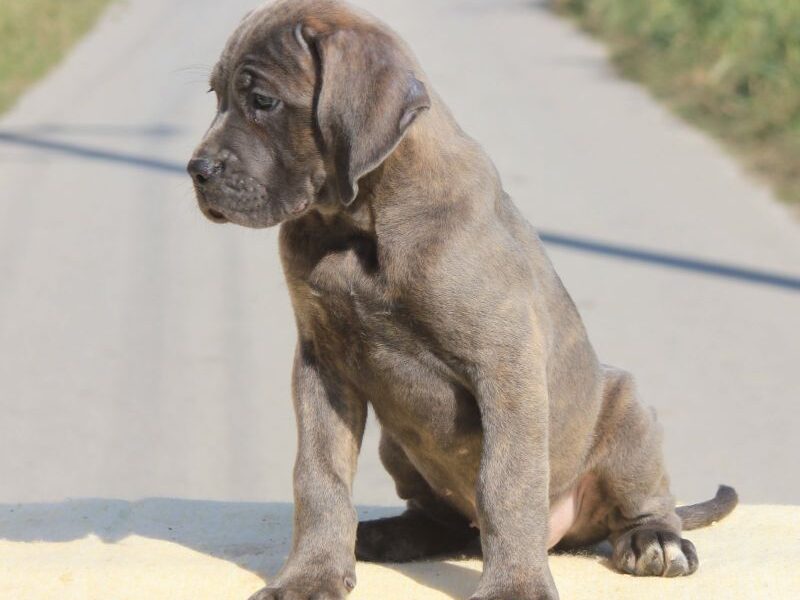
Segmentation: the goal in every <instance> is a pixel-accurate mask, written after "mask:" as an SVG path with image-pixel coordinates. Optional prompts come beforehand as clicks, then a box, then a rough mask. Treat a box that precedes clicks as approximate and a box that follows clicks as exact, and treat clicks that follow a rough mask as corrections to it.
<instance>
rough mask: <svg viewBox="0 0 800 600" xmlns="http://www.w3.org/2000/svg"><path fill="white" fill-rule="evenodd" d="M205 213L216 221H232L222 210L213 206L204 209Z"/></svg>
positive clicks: (211, 219)
mask: <svg viewBox="0 0 800 600" xmlns="http://www.w3.org/2000/svg"><path fill="white" fill-rule="evenodd" d="M203 213H204V214H205V215H206V217H208V219H209V220H210V221H213V222H214V223H229V222H230V219H228V217H226V216H225V215H223V214H222V213H221V212H219V211H218V210H215V209H213V208H206V209H205V210H203Z"/></svg>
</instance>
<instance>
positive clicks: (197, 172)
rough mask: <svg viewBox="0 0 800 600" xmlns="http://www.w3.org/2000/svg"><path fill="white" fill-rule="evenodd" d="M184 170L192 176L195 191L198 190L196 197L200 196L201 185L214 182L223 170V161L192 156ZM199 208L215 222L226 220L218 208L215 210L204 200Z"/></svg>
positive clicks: (201, 195) (225, 221)
mask: <svg viewBox="0 0 800 600" xmlns="http://www.w3.org/2000/svg"><path fill="white" fill-rule="evenodd" d="M186 170H187V171H188V172H189V175H190V176H191V177H192V181H194V185H195V187H196V188H197V191H198V192H199V193H198V197H201V198H202V197H203V193H202V190H203V187H205V186H206V185H208V184H209V183H212V182H214V181H215V180H216V179H218V178H219V177H220V176H221V175H222V174H223V173H224V172H225V163H224V162H222V161H219V160H211V159H209V158H205V157H199V158H193V159H192V160H190V161H189V164H188V165H187V167H186ZM200 209H201V210H202V211H203V213H204V214H205V215H206V217H208V218H209V219H211V220H212V221H214V222H215V223H227V222H228V219H227V218H226V217H225V215H223V214H222V213H221V212H219V211H218V210H215V209H213V208H210V207H209V206H207V205H205V202H201V205H200Z"/></svg>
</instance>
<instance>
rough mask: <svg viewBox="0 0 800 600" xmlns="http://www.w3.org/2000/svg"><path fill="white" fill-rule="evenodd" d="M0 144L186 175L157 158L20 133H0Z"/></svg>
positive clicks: (181, 166) (167, 162) (179, 165)
mask: <svg viewBox="0 0 800 600" xmlns="http://www.w3.org/2000/svg"><path fill="white" fill-rule="evenodd" d="M0 143H5V144H15V145H18V146H27V147H29V148H37V149H39V150H47V151H49V152H55V153H57V154H67V155H70V156H77V157H80V158H86V159H89V160H98V161H104V162H110V163H117V164H124V165H128V166H131V167H137V168H141V169H149V170H151V171H160V172H163V173H172V174H180V175H185V174H186V167H185V166H184V165H182V164H179V163H173V162H169V161H165V160H160V159H157V158H149V157H146V156H136V155H135V154H127V153H125V152H118V151H116V150H105V149H100V148H92V147H89V146H83V145H78V144H72V143H69V142H59V141H55V140H48V139H44V138H40V137H35V136H31V135H25V134H22V133H12V132H9V131H0Z"/></svg>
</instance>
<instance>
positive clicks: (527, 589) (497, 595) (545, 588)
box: [469, 573, 558, 600]
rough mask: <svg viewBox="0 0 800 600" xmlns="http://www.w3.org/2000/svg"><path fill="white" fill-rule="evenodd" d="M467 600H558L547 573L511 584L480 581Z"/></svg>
mask: <svg viewBox="0 0 800 600" xmlns="http://www.w3.org/2000/svg"><path fill="white" fill-rule="evenodd" d="M469 600H558V590H556V586H555V583H553V579H552V577H551V576H550V575H549V573H548V575H547V577H544V578H537V579H534V580H532V581H530V582H529V583H527V584H522V583H517V584H516V585H513V586H512V585H509V584H508V582H502V583H501V582H495V583H490V584H487V583H485V582H484V581H482V582H481V584H480V585H479V586H478V591H477V592H475V595H473V596H472V597H471V598H470V599H469Z"/></svg>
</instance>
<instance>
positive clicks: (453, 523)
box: [189, 0, 736, 600]
mask: <svg viewBox="0 0 800 600" xmlns="http://www.w3.org/2000/svg"><path fill="white" fill-rule="evenodd" d="M211 87H212V89H213V90H214V91H215V92H216V94H217V98H218V111H217V114H216V117H215V118H214V121H213V123H212V125H211V128H210V129H209V131H208V132H207V133H206V135H205V138H204V139H203V141H202V143H201V144H200V145H199V147H198V149H197V151H196V153H195V155H194V157H193V158H192V160H191V162H190V163H189V172H190V173H191V175H192V177H193V179H194V182H195V187H196V191H197V197H198V201H199V204H200V208H201V209H202V211H203V212H204V213H205V215H206V216H207V217H208V218H209V219H211V220H212V221H215V222H220V223H222V222H232V223H236V224H239V225H244V226H247V227H269V226H271V225H275V224H277V223H282V225H281V229H280V248H281V259H282V262H283V266H284V270H285V274H286V280H287V282H288V288H289V291H290V294H291V298H292V303H293V306H294V311H295V315H296V320H297V329H298V344H297V349H296V353H295V359H294V369H293V376H292V377H293V379H292V382H293V396H294V404H295V410H296V415H297V425H298V435H299V441H298V452H297V459H296V464H295V471H294V493H295V503H296V504H295V523H294V540H293V544H292V550H291V554H290V556H289V559H288V560H287V562H286V564H285V566H284V567H283V569H282V570H281V571H280V573H279V574H278V575H277V576H276V577H275V579H274V580H273V581H272V582H271V583H270V586H269V587H268V588H266V589H264V590H262V591H261V592H259V593H257V594H256V595H255V596H254V597H253V598H254V599H258V600H267V599H275V600H277V599H279V598H280V599H284V600H289V599H303V600H305V599H311V598H314V599H333V598H344V597H345V596H346V595H347V593H348V592H349V591H350V590H351V589H352V588H353V586H354V585H355V560H356V557H358V558H359V559H364V560H376V561H403V560H414V559H419V558H424V557H427V556H433V555H437V554H444V553H458V552H464V551H465V550H466V549H468V548H469V547H470V546H471V545H475V546H477V541H478V539H479V542H480V549H481V550H482V554H483V560H484V569H483V574H482V576H481V579H480V583H479V585H478V589H477V591H476V592H475V594H474V596H473V600H488V599H494V600H533V599H537V600H539V599H544V598H548V599H552V598H557V597H558V593H557V591H556V587H555V585H554V583H553V579H552V576H551V574H550V570H549V567H548V561H547V552H548V549H549V548H552V547H553V546H555V545H556V544H558V545H559V546H560V547H576V546H581V545H585V544H589V543H592V542H597V541H599V540H603V539H606V538H607V539H609V540H610V542H611V544H612V547H613V556H612V561H613V564H614V565H615V566H616V567H617V568H618V569H619V570H621V571H624V572H626V573H632V574H635V575H656V576H675V575H687V574H689V573H692V572H693V571H694V570H695V569H696V568H697V565H698V560H697V555H696V553H695V549H694V546H693V545H692V543H691V542H689V541H688V540H685V539H682V538H681V530H682V528H683V529H687V528H692V527H699V526H702V525H706V524H708V523H710V522H712V521H714V520H716V519H719V518H721V517H723V516H724V515H726V514H727V513H728V512H730V511H731V510H732V509H733V507H734V505H735V504H736V494H735V492H734V491H733V490H732V489H731V488H726V487H721V488H720V491H719V492H718V494H717V497H716V498H715V499H714V500H711V501H708V502H706V503H703V504H701V505H695V506H692V507H683V508H679V509H677V511H676V509H675V502H674V499H673V497H672V495H671V493H670V491H669V484H668V478H667V474H666V472H665V470H664V466H663V462H662V455H661V437H660V432H659V429H658V426H657V424H656V422H655V419H654V417H653V415H652V413H651V412H650V411H648V410H645V409H644V408H643V407H642V406H641V405H640V403H639V401H638V399H637V397H636V391H635V388H634V384H633V381H632V379H631V376H630V375H629V374H628V373H626V372H624V371H621V370H619V369H615V368H612V367H608V366H604V365H602V364H600V363H599V362H598V359H597V357H596V356H595V353H594V351H593V349H592V346H591V345H590V343H589V341H588V339H587V336H586V332H585V330H584V327H583V324H582V322H581V319H580V317H579V316H578V312H577V310H576V308H575V305H574V304H573V302H572V300H571V299H570V297H569V295H568V294H567V292H566V291H565V289H564V287H563V286H562V284H561V281H560V280H559V278H558V276H557V275H556V273H555V272H554V270H553V267H552V265H551V263H550V261H549V260H548V258H547V256H546V255H545V252H544V250H543V248H542V245H541V243H540V241H539V239H538V237H537V235H536V233H535V232H534V231H533V229H532V228H531V227H530V226H529V225H528V223H527V222H526V221H525V219H524V218H523V217H522V216H521V215H520V213H519V212H518V210H517V209H516V208H515V206H514V204H513V203H512V202H511V200H510V199H509V197H508V195H507V194H506V193H505V192H504V191H503V189H502V187H501V184H500V180H499V177H498V175H497V172H496V170H495V168H494V166H493V164H492V162H491V161H490V160H489V158H488V157H487V156H486V154H485V153H484V152H483V150H482V149H481V148H480V146H479V145H478V144H477V143H476V142H475V141H473V140H472V139H471V138H469V137H468V136H467V135H466V134H465V133H464V132H463V131H462V130H461V129H460V128H459V126H458V125H457V124H456V122H455V121H454V119H453V117H452V116H451V114H450V112H449V111H448V110H447V108H446V106H445V105H444V103H443V102H442V101H441V99H440V98H439V97H438V96H437V95H436V94H435V93H434V92H433V89H432V88H431V86H430V84H429V82H428V80H427V79H426V77H425V75H424V74H423V72H422V70H421V69H420V67H419V65H418V64H417V63H416V61H415V59H414V58H413V55H412V54H411V52H410V51H409V50H408V49H407V47H406V46H405V44H404V43H403V42H402V41H401V40H400V39H399V38H398V36H397V35H396V34H394V33H393V32H392V31H391V30H390V29H388V28H387V27H386V26H385V25H383V24H381V23H380V22H378V21H376V20H375V19H374V18H372V17H370V16H368V15H365V14H362V13H360V12H357V11H355V10H354V9H352V8H350V7H348V6H347V5H344V4H342V3H340V2H336V1H333V0H296V1H292V2H279V3H276V4H272V5H269V6H266V7H263V8H261V9H258V10H255V11H254V12H252V13H251V14H250V15H249V16H248V17H246V18H245V20H244V21H243V22H242V23H241V25H240V26H239V27H238V29H237V30H236V31H235V33H234V34H233V36H232V37H231V38H230V40H229V42H228V44H227V46H226V48H225V50H224V52H223V54H222V57H221V59H220V60H219V63H218V64H217V65H216V67H215V68H214V71H213V75H212V78H211ZM368 405H371V406H372V407H373V409H374V410H375V413H376V415H377V417H378V420H379V422H380V424H381V430H382V437H381V445H380V455H381V459H382V461H383V464H384V465H385V466H386V469H387V470H388V471H389V473H390V474H391V476H392V477H393V478H394V480H395V482H396V484H397V492H398V495H399V496H400V497H401V498H403V499H404V500H406V501H407V504H408V510H407V511H406V512H405V513H404V514H403V515H401V516H398V517H394V518H389V519H381V520H378V521H370V522H364V523H358V522H357V517H356V512H355V510H354V509H353V505H352V502H351V486H352V481H353V475H354V472H355V468H356V459H357V456H358V452H359V447H360V444H361V439H362V434H363V431H364V423H365V419H366V415H367V406H368Z"/></svg>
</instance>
